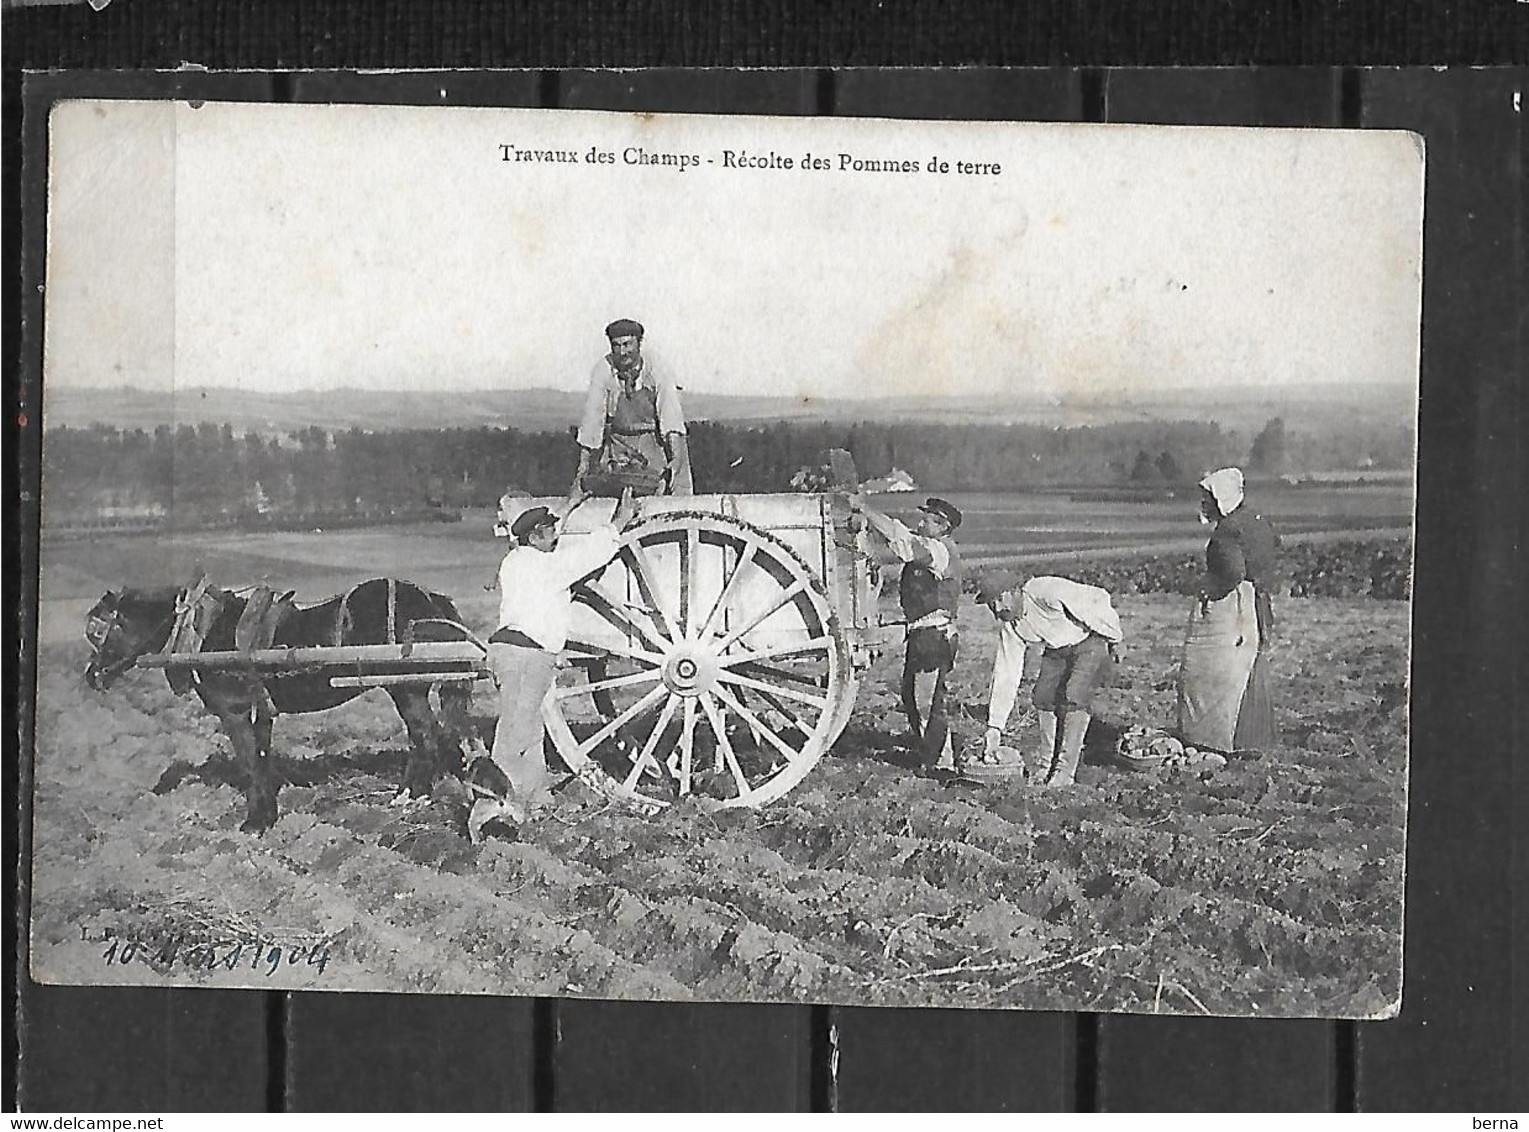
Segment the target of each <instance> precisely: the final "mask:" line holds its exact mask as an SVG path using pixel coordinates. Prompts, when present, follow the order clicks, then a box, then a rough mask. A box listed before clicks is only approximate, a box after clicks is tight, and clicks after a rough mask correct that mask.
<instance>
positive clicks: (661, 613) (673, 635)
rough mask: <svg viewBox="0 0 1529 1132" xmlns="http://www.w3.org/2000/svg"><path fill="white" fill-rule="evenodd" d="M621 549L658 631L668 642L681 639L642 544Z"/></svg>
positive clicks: (675, 618)
mask: <svg viewBox="0 0 1529 1132" xmlns="http://www.w3.org/2000/svg"><path fill="white" fill-rule="evenodd" d="M622 549H623V550H625V551H626V554H627V560H628V561H630V562H631V564H632V574H633V577H635V578H636V579H637V588H638V589H639V590H641V591H642V597H643V600H644V601H646V602H647V603H648V609H649V610H650V611H651V612H652V614H653V620H654V623H655V624H656V625H657V626H658V631H659V632H660V633H662V634H663V635H664V636H666V637H668V638H669V639H670V640H680V639H682V638H681V637H680V636H679V619H678V618H677V617H675V615H674V611H673V610H672V609H670V608H669V602H668V600H667V598H666V595H664V594H663V591H662V590H661V589H660V588H659V586H658V582H657V581H656V580H655V579H654V577H653V566H652V563H650V562H649V561H648V555H647V552H646V551H645V550H643V548H642V543H640V542H632V543H628V544H627V545H626V546H625V547H623V548H622Z"/></svg>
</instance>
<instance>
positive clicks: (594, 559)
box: [467, 492, 636, 842]
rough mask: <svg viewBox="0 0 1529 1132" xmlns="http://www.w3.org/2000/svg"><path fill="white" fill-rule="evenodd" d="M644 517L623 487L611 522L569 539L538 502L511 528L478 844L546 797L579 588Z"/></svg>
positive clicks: (471, 779) (476, 781)
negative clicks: (563, 660)
mask: <svg viewBox="0 0 1529 1132" xmlns="http://www.w3.org/2000/svg"><path fill="white" fill-rule="evenodd" d="M635 515H636V505H635V503H634V502H633V500H632V494H631V492H623V493H622V496H621V499H620V501H619V502H618V503H617V504H616V509H615V512H614V513H613V514H612V515H611V519H610V522H607V523H597V524H595V525H594V526H593V527H592V528H591V529H590V531H589V533H588V534H581V535H579V536H577V537H575V538H568V539H566V540H565V539H564V538H563V537H562V536H561V534H560V531H559V523H558V519H557V517H556V516H555V515H553V513H552V512H551V511H549V510H548V509H547V508H545V507H532V508H530V509H529V510H526V511H524V512H522V513H521V514H520V516H519V517H518V518H516V520H515V521H514V523H512V524H511V526H510V534H511V536H512V537H513V538H514V540H515V545H514V546H512V547H511V548H510V550H509V552H508V553H507V554H505V556H504V561H503V562H501V563H500V565H499V628H498V629H497V630H496V631H495V632H494V634H493V636H491V637H489V639H488V647H489V666H490V668H491V669H492V670H493V674H494V682H495V683H496V684H498V686H499V724H498V726H497V727H496V728H495V730H494V749H493V752H492V754H491V755H490V756H489V758H488V759H486V760H485V759H479V760H478V761H477V762H475V763H474V764H473V767H472V769H471V771H469V773H468V786H469V787H470V788H471V789H472V790H473V792H474V793H476V794H478V795H479V797H478V798H477V800H476V801H474V803H473V807H472V811H471V813H470V814H469V815H468V819H467V832H468V836H469V837H470V838H471V839H472V840H473V841H474V842H476V841H477V840H478V839H479V837H480V835H481V832H482V829H483V826H484V825H485V824H487V823H488V822H489V821H492V820H494V819H495V818H505V817H508V818H511V819H513V820H516V821H522V820H524V819H525V818H526V817H527V816H529V814H530V813H531V811H532V810H533V809H535V808H536V807H538V806H540V805H542V804H543V803H545V801H546V797H547V788H548V779H549V777H550V776H549V773H548V771H547V763H546V759H545V758H544V756H543V753H542V731H543V727H542V701H543V700H545V699H546V698H547V693H548V692H550V691H551V690H552V685H553V683H554V681H555V680H556V679H557V662H558V654H559V653H560V652H561V651H562V649H563V646H564V645H566V644H567V643H568V626H569V622H570V620H571V618H572V614H573V595H572V593H571V587H572V586H573V584H574V583H575V582H578V581H581V580H582V579H584V578H586V577H588V576H589V575H590V574H593V573H594V572H595V571H597V570H599V569H601V568H603V567H604V566H606V565H607V564H609V562H610V561H611V559H613V558H614V557H615V556H616V550H617V547H618V545H619V543H620V538H621V530H622V528H623V527H625V526H627V525H628V524H629V523H630V522H631V521H632V519H633V518H634V517H635Z"/></svg>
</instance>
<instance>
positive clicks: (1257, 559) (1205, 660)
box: [1178, 468, 1279, 752]
mask: <svg viewBox="0 0 1529 1132" xmlns="http://www.w3.org/2000/svg"><path fill="white" fill-rule="evenodd" d="M1200 492H1201V500H1200V517H1201V520H1202V521H1203V522H1206V523H1214V524H1215V525H1216V530H1215V533H1214V534H1213V535H1212V536H1211V539H1210V542H1209V544H1208V545H1207V546H1206V548H1205V578H1204V581H1203V582H1202V584H1201V589H1200V594H1199V596H1198V597H1197V598H1196V599H1195V604H1194V607H1193V608H1192V609H1191V610H1190V614H1189V632H1188V634H1187V636H1186V637H1185V641H1184V655H1183V660H1182V663H1181V665H1180V668H1179V702H1178V731H1179V737H1180V738H1181V739H1183V741H1184V742H1185V743H1187V744H1192V745H1193V746H1196V747H1199V748H1201V749H1202V750H1210V751H1222V752H1230V751H1254V750H1267V749H1269V748H1270V747H1272V746H1273V745H1274V743H1275V741H1276V739H1277V735H1276V732H1275V727H1274V697H1273V692H1272V690H1271V683H1272V681H1271V678H1270V674H1269V664H1268V644H1269V640H1270V635H1271V633H1272V632H1273V629H1274V610H1273V605H1272V603H1271V602H1270V593H1271V591H1272V589H1273V587H1274V583H1275V578H1276V575H1277V570H1278V562H1277V552H1278V549H1279V536H1278V535H1277V534H1275V533H1274V528H1273V527H1272V526H1270V525H1269V521H1268V520H1267V519H1265V518H1264V517H1263V516H1262V515H1259V514H1256V513H1254V512H1252V511H1250V510H1249V509H1248V508H1247V507H1246V506H1245V505H1244V503H1243V480H1242V472H1241V471H1240V470H1239V469H1237V468H1222V469H1221V470H1220V471H1217V472H1212V473H1211V474H1210V475H1208V476H1206V477H1205V478H1204V479H1203V480H1201V481H1200Z"/></svg>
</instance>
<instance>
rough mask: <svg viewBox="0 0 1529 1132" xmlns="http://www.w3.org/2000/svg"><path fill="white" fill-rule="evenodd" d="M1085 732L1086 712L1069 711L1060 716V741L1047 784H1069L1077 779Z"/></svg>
mask: <svg viewBox="0 0 1529 1132" xmlns="http://www.w3.org/2000/svg"><path fill="white" fill-rule="evenodd" d="M1087 733H1088V712H1086V711H1070V712H1068V713H1067V714H1066V715H1064V716H1063V717H1062V742H1061V745H1060V747H1059V748H1058V750H1057V756H1056V762H1055V763H1053V764H1052V767H1051V773H1050V774H1049V775H1048V776H1047V778H1046V785H1047V786H1071V785H1072V784H1073V783H1074V782H1075V781H1077V776H1078V760H1079V759H1080V758H1082V757H1083V736H1084V735H1085V734H1087Z"/></svg>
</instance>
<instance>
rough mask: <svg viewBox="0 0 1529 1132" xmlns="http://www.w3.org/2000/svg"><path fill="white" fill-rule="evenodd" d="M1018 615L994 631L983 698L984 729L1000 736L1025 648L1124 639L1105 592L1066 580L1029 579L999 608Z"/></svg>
mask: <svg viewBox="0 0 1529 1132" xmlns="http://www.w3.org/2000/svg"><path fill="white" fill-rule="evenodd" d="M1016 598H1017V599H1018V605H1019V615H1018V616H1016V617H1013V618H1011V619H1005V620H1004V622H1003V625H1002V628H1000V629H999V631H998V653H997V655H996V656H995V657H994V658H993V686H992V691H991V693H990V694H989V697H988V714H987V725H988V727H990V728H997V729H998V730H999V731H1002V730H1003V729H1004V727H1005V726H1006V725H1007V724H1008V721H1009V714H1010V712H1012V711H1013V710H1014V699H1015V695H1016V693H1017V692H1018V690H1019V682H1020V681H1021V680H1022V679H1023V678H1024V671H1025V657H1026V653H1027V651H1028V649H1027V646H1038V647H1042V648H1052V649H1063V648H1066V647H1067V646H1068V645H1075V644H1077V643H1078V642H1079V641H1081V640H1083V639H1084V638H1085V637H1087V636H1088V634H1089V633H1091V632H1092V633H1097V634H1098V635H1099V636H1101V637H1103V638H1104V639H1105V640H1107V641H1109V642H1111V643H1112V644H1114V643H1118V642H1119V641H1120V639H1121V637H1122V636H1123V634H1122V633H1121V629H1120V615H1119V614H1117V613H1116V612H1115V606H1114V603H1113V602H1112V601H1111V600H1110V594H1109V591H1108V590H1103V589H1100V588H1099V587H1098V586H1088V585H1084V584H1083V583H1082V582H1074V581H1072V580H1071V579H1068V578H1055V577H1039V578H1031V579H1030V580H1029V581H1028V582H1026V583H1025V584H1024V587H1023V588H1022V589H1021V590H1020V591H1019V593H1018V594H1015V593H1014V592H1013V591H1010V592H1009V593H1007V594H1005V595H1004V601H1003V602H1002V605H1001V606H1000V608H1001V609H1007V610H1013V609H1014V606H1015V603H1016Z"/></svg>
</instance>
